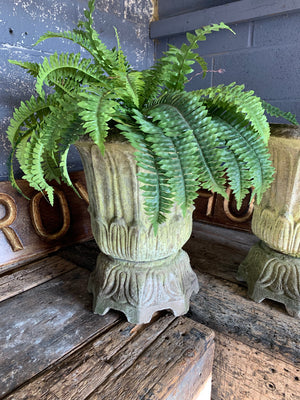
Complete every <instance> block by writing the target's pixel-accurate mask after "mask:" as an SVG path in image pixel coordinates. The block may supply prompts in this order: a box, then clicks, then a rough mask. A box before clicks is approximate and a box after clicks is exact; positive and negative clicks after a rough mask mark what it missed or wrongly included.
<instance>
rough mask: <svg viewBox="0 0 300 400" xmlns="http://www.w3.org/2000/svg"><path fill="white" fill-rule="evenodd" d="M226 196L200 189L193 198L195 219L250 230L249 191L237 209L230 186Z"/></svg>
mask: <svg viewBox="0 0 300 400" xmlns="http://www.w3.org/2000/svg"><path fill="white" fill-rule="evenodd" d="M226 192H227V196H228V198H227V199H226V198H224V197H223V196H221V195H220V194H217V193H214V192H211V191H209V190H205V189H201V190H199V192H198V198H197V199H196V200H195V211H194V214H193V218H194V220H195V221H200V222H207V223H210V224H213V225H219V226H224V227H228V228H233V229H239V230H243V231H248V232H249V231H251V218H252V213H253V201H251V202H250V192H249V194H248V195H247V196H246V198H245V199H244V201H243V203H242V206H241V208H240V209H239V210H238V209H237V206H236V201H235V199H234V196H233V195H232V191H231V189H230V188H227V191H226Z"/></svg>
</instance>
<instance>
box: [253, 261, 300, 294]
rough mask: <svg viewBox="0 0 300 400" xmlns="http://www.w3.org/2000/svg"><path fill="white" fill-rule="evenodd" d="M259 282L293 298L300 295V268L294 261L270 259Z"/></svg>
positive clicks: (275, 291)
mask: <svg viewBox="0 0 300 400" xmlns="http://www.w3.org/2000/svg"><path fill="white" fill-rule="evenodd" d="M258 282H259V283H260V284H261V285H262V286H263V287H265V288H268V289H269V290H271V291H272V292H274V293H276V294H285V295H286V296H288V297H289V298H291V299H298V298H299V297H300V270H299V267H297V265H295V264H293V263H289V262H286V261H285V262H284V261H280V260H278V259H276V258H273V259H271V260H269V262H268V263H267V264H266V265H265V268H264V269H263V271H262V272H261V274H260V277H259V280H258Z"/></svg>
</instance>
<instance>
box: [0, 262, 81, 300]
mask: <svg viewBox="0 0 300 400" xmlns="http://www.w3.org/2000/svg"><path fill="white" fill-rule="evenodd" d="M74 268H76V265H75V264H73V263H71V262H68V261H67V260H64V259H62V258H61V257H59V256H56V255H54V256H49V257H47V258H43V259H42V260H38V261H35V262H33V263H31V264H29V265H26V266H24V267H22V268H20V269H18V270H16V271H12V272H11V273H8V274H6V275H4V276H2V277H1V279H0V301H3V300H6V299H9V298H10V297H13V296H15V295H17V294H19V293H22V292H25V291H26V290H29V289H31V288H34V287H35V286H38V285H40V284H41V283H44V282H47V281H49V280H51V279H54V278H55V277H57V276H59V275H62V274H64V273H66V272H68V271H71V270H72V269H74Z"/></svg>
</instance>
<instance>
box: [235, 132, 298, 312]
mask: <svg viewBox="0 0 300 400" xmlns="http://www.w3.org/2000/svg"><path fill="white" fill-rule="evenodd" d="M269 150H270V153H271V157H272V162H273V166H274V167H275V170H276V172H275V177H274V181H273V183H272V185H271V187H270V188H269V189H268V191H267V192H265V193H264V195H263V198H262V201H261V203H260V204H259V205H255V208H254V213H253V217H252V231H253V233H254V234H255V235H256V236H257V237H258V238H259V239H261V241H260V242H259V243H258V244H256V245H254V246H253V247H252V248H251V249H250V251H249V253H248V255H247V257H246V259H245V260H244V261H243V262H242V264H241V265H240V267H239V271H238V278H239V279H242V280H245V281H246V282H247V284H248V294H249V296H250V297H251V298H252V299H253V300H255V301H257V302H261V301H262V300H263V299H265V298H268V299H272V300H276V301H278V302H280V303H283V304H284V305H285V307H286V310H287V312H288V313H289V314H290V315H292V316H295V317H300V127H299V126H294V125H284V124H271V136H270V140H269Z"/></svg>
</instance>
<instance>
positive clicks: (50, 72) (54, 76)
mask: <svg viewBox="0 0 300 400" xmlns="http://www.w3.org/2000/svg"><path fill="white" fill-rule="evenodd" d="M65 76H67V77H68V79H69V78H72V79H73V80H74V81H76V82H81V81H83V83H84V82H85V81H88V82H101V84H103V85H104V84H105V83H104V82H105V79H103V75H102V73H101V72H100V71H99V69H98V68H97V67H96V66H95V65H94V64H91V60H88V59H85V58H84V59H81V55H80V53H78V54H73V53H70V54H69V53H62V54H60V55H58V54H57V53H54V54H52V55H51V56H50V57H49V60H48V59H47V58H45V59H44V62H43V64H42V65H41V67H40V72H39V74H38V76H37V82H36V91H37V92H38V93H39V95H40V96H41V97H44V96H45V93H44V90H43V85H44V84H45V85H51V81H54V82H57V81H62V82H63V81H64V79H65V78H64V77H65Z"/></svg>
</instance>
